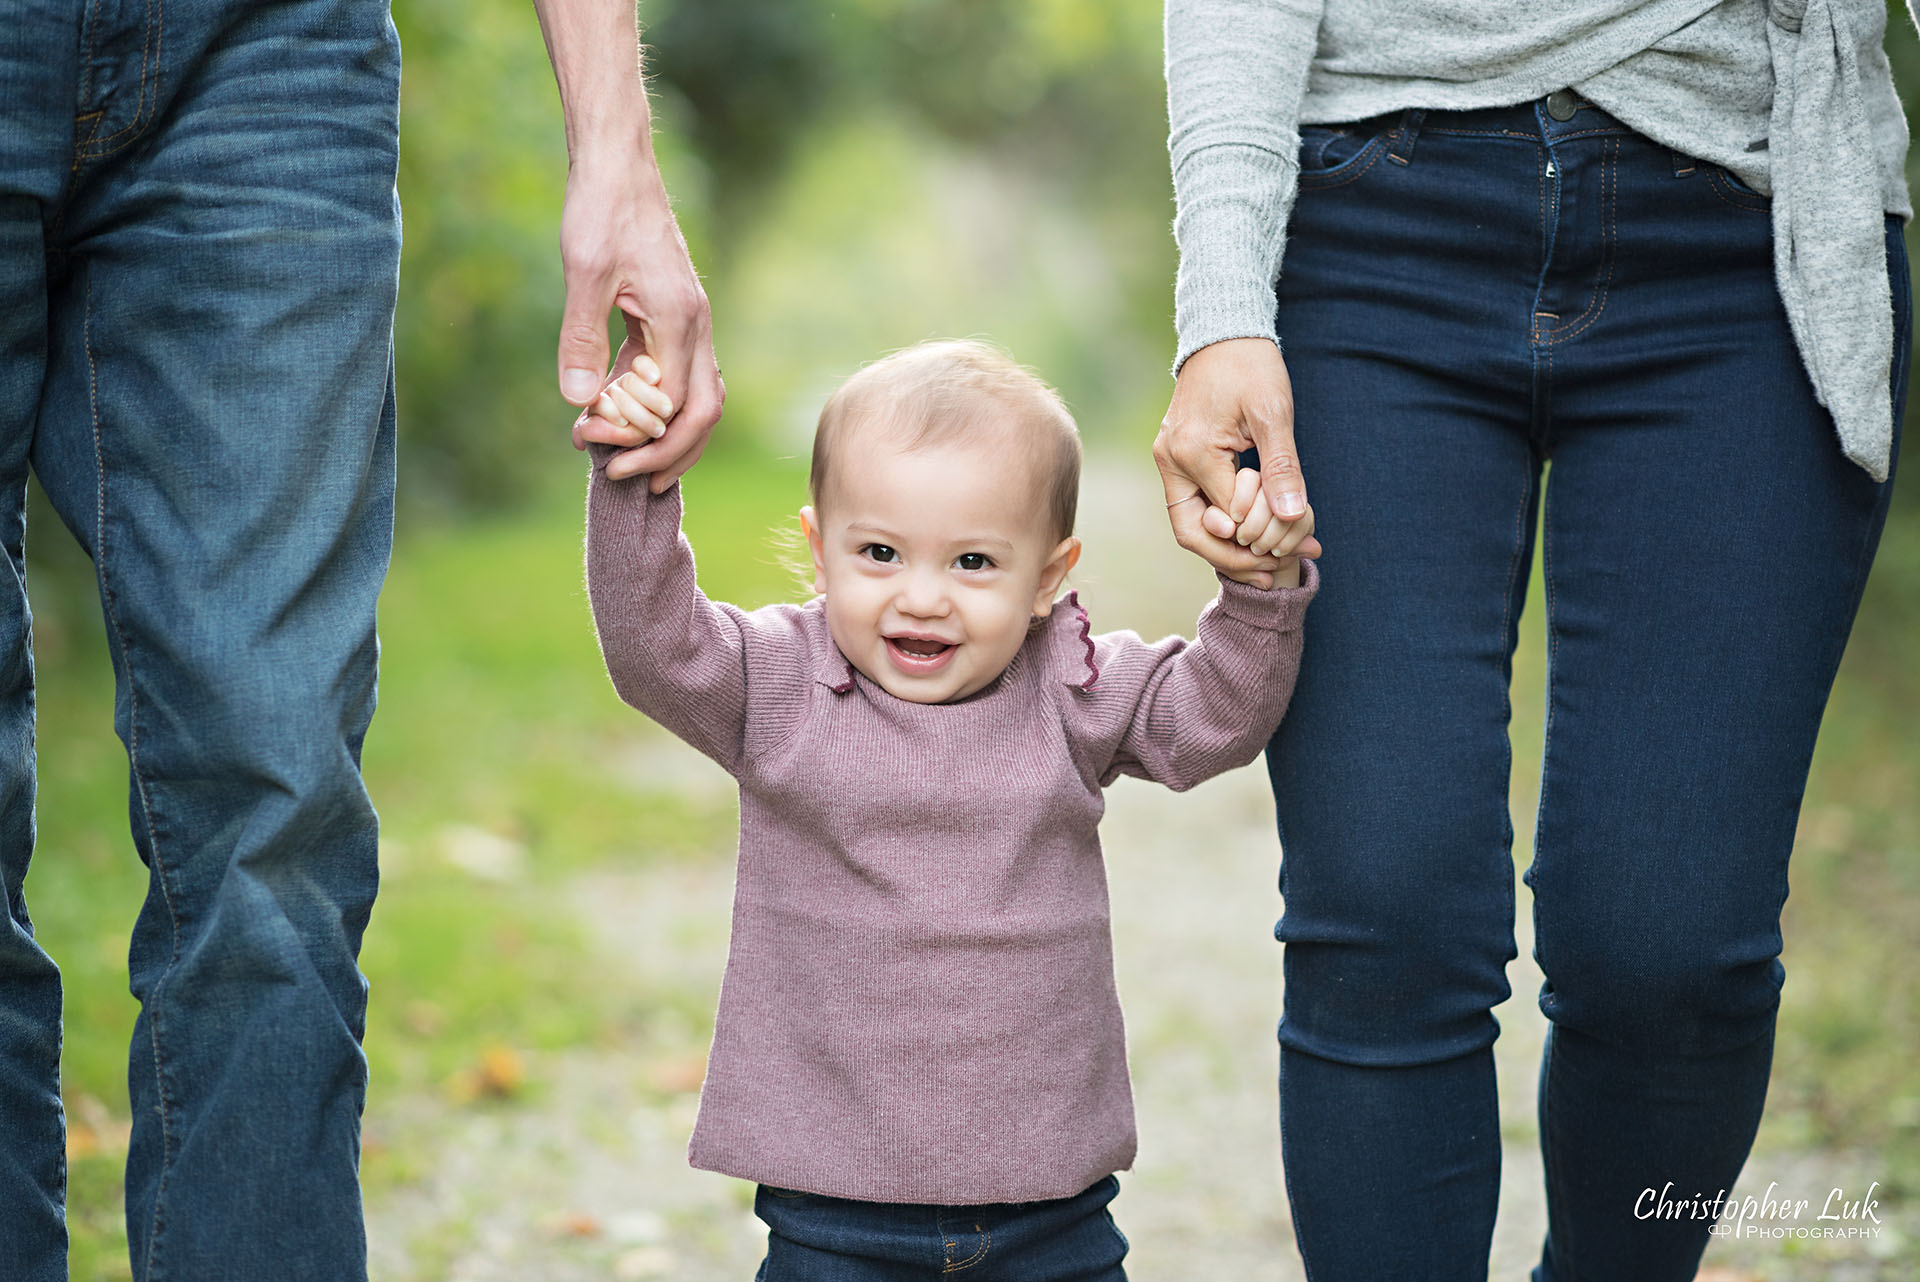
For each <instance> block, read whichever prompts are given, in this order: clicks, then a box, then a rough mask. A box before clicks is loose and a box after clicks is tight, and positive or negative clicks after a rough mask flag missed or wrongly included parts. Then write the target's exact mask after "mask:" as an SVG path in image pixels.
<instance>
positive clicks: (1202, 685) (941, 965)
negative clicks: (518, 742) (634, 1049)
mask: <svg viewBox="0 0 1920 1282" xmlns="http://www.w3.org/2000/svg"><path fill="white" fill-rule="evenodd" d="M680 510H681V509H680V488H679V487H678V486H677V485H676V486H674V487H673V488H671V489H669V490H668V491H667V492H666V493H665V494H663V495H659V496H652V495H649V493H648V491H647V486H646V482H645V479H644V478H641V479H637V480H630V481H608V480H607V479H606V477H605V475H604V474H603V473H602V472H601V471H600V470H599V468H598V467H596V468H595V470H594V473H593V479H592V483H591V486H590V488H589V492H588V503H587V585H588V590H589V594H590V596H591V598H592V602H593V614H594V623H595V626H596V627H597V629H598V631H599V635H600V646H601V650H602V652H603V654H604V655H605V657H606V662H607V670H608V672H609V673H610V674H611V675H612V677H613V682H614V686H615V687H616V688H617V689H618V690H619V692H620V695H621V697H622V698H623V699H625V700H626V701H627V702H628V703H630V704H632V705H633V706H634V707H636V708H638V709H640V710H641V711H642V712H645V713H646V714H647V715H648V716H650V717H652V718H653V719H654V720H656V721H658V722H659V723H660V724H661V725H663V726H665V727H666V728H667V729H669V730H671V731H673V732H674V733H675V734H677V735H679V736H680V737H681V738H682V739H685V740H686V741H687V742H688V743H690V744H692V745H693V746H694V747H696V748H698V749H699V750H700V751H702V752H704V753H706V754H707V755H708V756H710V757H712V758H713V759H714V760H715V761H718V762H719V763H720V764H721V765H722V766H724V767H726V769H727V770H728V772H729V773H731V774H732V775H733V776H734V778H735V779H737V780H738V781H739V784H740V862H739V868H738V872H737V879H736V882H735V888H734V903H733V942H732V947H731V949H730V951H729V954H728V957H727V969H726V976H725V979H724V980H723V982H722V985H721V989H720V1010H719V1014H718V1016H717V1019H716V1022H715V1027H714V1035H713V1050H712V1054H711V1056H710V1057H709V1059H708V1063H707V1080H706V1085H705V1086H704V1087H703V1088H702V1090H701V1095H700V1112H699V1119H698V1121H697V1122H696V1124H695V1126H694V1132H693V1142H692V1145H691V1148H690V1151H689V1156H690V1158H691V1160H692V1162H693V1165H695V1166H697V1167H701V1168H704V1169H706V1170H712V1171H720V1172H723V1173H725V1174H727V1175H733V1176H738V1177H740V1178H742V1179H747V1180H755V1181H759V1182H761V1183H765V1184H773V1185H778V1186H782V1187H786V1188H793V1189H801V1190H805V1191H808V1192H814V1193H825V1194H830V1195H833V1196H838V1197H848V1198H859V1199H864V1200H868V1201H884V1202H930V1203H942V1204H948V1205H958V1204H969V1203H983V1202H1020V1201H1032V1200H1038V1199H1042V1198H1056V1197H1066V1196H1069V1195H1071V1194H1074V1193H1078V1192H1079V1191H1081V1190H1082V1189H1084V1188H1086V1187H1087V1186H1088V1185H1089V1184H1092V1183H1093V1182H1094V1181H1095V1180H1098V1179H1100V1178H1101V1177H1103V1176H1105V1175H1108V1174H1110V1173H1111V1172H1113V1171H1117V1170H1122V1169H1124V1168H1126V1167H1127V1166H1129V1165H1131V1163H1132V1161H1133V1155H1134V1142H1135V1141H1134V1123H1133V1100H1132V1094H1131V1090H1130V1088H1129V1085H1128V1080H1127V1060H1126V1047H1125V1041H1124V1035H1123V1032H1122V1027H1121V1018H1120V1002H1119V998H1118V997H1117V995H1116V994H1115V992H1114V981H1113V947H1112V942H1111V939H1110V937H1109V934H1108V926H1107V923H1108V909H1107V886H1106V877H1105V874H1104V872H1103V870H1102V866H1101V860H1100V841H1099V836H1098V833H1097V831H1096V827H1097V825H1098V824H1099V822H1100V815H1101V811H1102V810H1103V809H1104V804H1105V803H1104V799H1103V797H1102V794H1101V788H1102V786H1103V785H1104V784H1106V783H1108V782H1110V781H1112V780H1113V779H1114V778H1116V777H1117V776H1119V775H1122V774H1131V775H1139V776H1142V777H1144V778H1148V779H1155V780H1158V781H1160V782H1161V783H1164V784H1167V785H1168V786H1169V787H1172V788H1176V789H1184V788H1188V787H1191V786H1192V785H1194V784H1196V783H1198V782H1200V781H1201V780H1203V779H1206V778H1208V777H1210V776H1212V775H1216V774H1218V773H1220V772H1221V771H1223V770H1227V769H1230V768H1231V767H1234V766H1238V765H1243V764H1245V763H1246V762H1248V761H1250V760H1252V759H1253V757H1254V756H1255V755H1256V754H1257V753H1258V752H1259V750H1260V748H1261V746H1262V745H1264V744H1265V743H1266V741H1267V738H1268V736H1269V735H1270V734H1271V733H1272V731H1273V728H1274V726H1275V725H1277V724H1278V723H1279V720H1280V715H1281V713H1282V712H1283V711H1284V710H1285V707H1286V703H1287V699H1288V697H1289V695H1290V694H1291V693H1292V689H1293V678H1294V671H1295V668H1296V666H1297V664H1298V661H1299V655H1300V620H1301V616H1302V614H1303V613H1304V611H1305V610H1306V606H1307V602H1308V600H1309V599H1310V598H1311V597H1312V596H1313V593H1314V590H1315V587H1316V585H1317V582H1318V580H1317V579H1316V577H1315V574H1314V571H1313V570H1312V569H1311V567H1309V569H1308V571H1307V576H1306V583H1305V586H1303V587H1300V588H1295V589H1278V590H1274V591H1271V592H1262V591H1259V590H1258V589H1253V588H1247V587H1243V586H1241V585H1239V584H1235V583H1228V582H1225V581H1223V582H1222V586H1221V590H1220V596H1219V599H1218V600H1216V601H1214V602H1212V603H1211V604H1209V605H1208V606H1207V608H1206V610H1205V612H1204V613H1202V614H1201V616H1200V623H1199V640H1198V641H1196V642H1187V641H1183V640H1181V639H1180V638H1178V637H1170V638H1168V639H1166V640H1164V641H1159V642H1155V643H1153V644H1148V643H1147V642H1145V641H1142V640H1141V639H1140V638H1139V637H1138V636H1136V635H1134V634H1133V633H1131V632H1113V633H1104V634H1101V635H1098V636H1093V635H1090V632H1089V628H1088V622H1087V615H1086V611H1085V610H1083V609H1082V608H1081V607H1080V604H1079V602H1078V600H1077V598H1076V597H1075V596H1074V595H1071V594H1070V595H1068V596H1067V597H1066V598H1065V599H1064V600H1063V601H1062V602H1060V604H1059V605H1057V606H1056V607H1055V609H1054V611H1053V613H1052V615H1051V616H1050V617H1049V618H1048V619H1047V621H1046V622H1045V624H1044V625H1043V626H1040V627H1037V628H1036V629H1035V630H1034V631H1033V633H1032V635H1031V636H1030V637H1029V638H1028V640H1027V642H1026V643H1025V645H1024V646H1023V647H1022V648H1021V650H1020V652H1019V654H1018V655H1017V656H1016V657H1015V658H1014V661H1013V663H1012V665H1011V666H1010V667H1008V669H1007V670H1006V672H1005V673H1004V674H1002V675H1001V676H1000V678H999V679H998V680H997V681H995V682H994V683H993V684H992V685H989V686H988V687H987V688H986V689H984V690H981V691H980V692H979V693H977V694H974V695H972V696H970V697H968V698H966V699H963V700H960V701H959V702H957V703H949V704H917V703H910V702H907V701H905V700H902V699H898V698H896V697H894V696H893V695H890V694H888V693H887V692H886V691H884V690H882V689H881V688H880V687H879V686H877V685H874V684H873V683H872V682H870V681H868V680H867V679H866V678H865V677H862V676H860V675H859V674H858V673H857V672H855V671H854V669H853V668H852V667H851V665H849V664H848V662H847V661H846V659H845V658H844V657H843V656H842V655H841V653H840V651H839V650H838V649H837V648H836V647H835V646H834V643H833V638H832V637H831V635H830V634H829V633H828V630H827V623H826V616H825V613H824V611H823V609H822V607H821V604H820V602H819V601H818V600H815V601H812V602H809V603H808V604H806V605H772V606H767V607H765V608H764V609H759V610H751V611H749V610H742V609H739V608H737V607H735V606H731V605H726V604H722V603H720V602H716V601H710V600H708V599H707V598H706V597H705V596H704V595H702V593H701V592H700V590H699V588H698V587H697V586H696V584H695V580H694V566H693V553H692V551H691V549H690V548H689V547H688V545H687V541H686V539H685V538H684V537H682V536H681V534H680ZM1167 854H1168V858H1169V860H1173V859H1176V858H1177V857H1178V852H1177V851H1172V850H1170V851H1168V852H1167Z"/></svg>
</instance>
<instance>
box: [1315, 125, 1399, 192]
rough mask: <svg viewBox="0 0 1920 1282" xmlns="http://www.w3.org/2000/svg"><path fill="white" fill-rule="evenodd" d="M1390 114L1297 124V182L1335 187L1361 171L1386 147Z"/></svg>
mask: <svg viewBox="0 0 1920 1282" xmlns="http://www.w3.org/2000/svg"><path fill="white" fill-rule="evenodd" d="M1391 124H1392V118H1391V117H1378V118H1376V119H1373V120H1362V121H1358V122H1356V123H1354V124H1350V125H1302V126H1300V186H1301V187H1302V188H1303V189H1308V190H1311V189H1313V188H1317V187H1336V186H1339V185H1340V184H1341V183H1345V182H1351V181H1353V180H1354V179H1356V178H1358V177H1359V176H1360V175H1361V174H1363V173H1365V172H1366V171H1367V169H1368V168H1369V167H1371V166H1372V164H1373V162H1374V161H1376V160H1378V159H1379V158H1380V153H1381V152H1383V151H1385V150H1386V147H1387V139H1388V133H1389V128H1390V126H1391Z"/></svg>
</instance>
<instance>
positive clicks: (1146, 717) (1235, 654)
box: [1068, 561, 1320, 791]
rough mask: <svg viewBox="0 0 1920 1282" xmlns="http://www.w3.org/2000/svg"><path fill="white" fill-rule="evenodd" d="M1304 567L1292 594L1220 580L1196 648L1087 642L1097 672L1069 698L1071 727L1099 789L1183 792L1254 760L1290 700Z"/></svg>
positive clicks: (1310, 586) (1174, 643)
mask: <svg viewBox="0 0 1920 1282" xmlns="http://www.w3.org/2000/svg"><path fill="white" fill-rule="evenodd" d="M1301 564H1302V575H1303V582H1302V585H1301V586H1300V587H1296V588H1285V587H1275V588H1270V589H1264V590H1263V589H1260V588H1255V587H1249V586H1247V585H1246V584H1242V583H1235V582H1233V581H1231V580H1228V579H1222V580H1221V581H1220V595H1219V596H1218V597H1217V598H1215V599H1214V600H1213V601H1212V602H1211V603H1209V604H1208V606H1207V608H1206V609H1205V610H1204V611H1202V612H1201V615H1200V622H1199V625H1198V627H1197V629H1196V638H1195V639H1194V640H1192V641H1187V640H1185V639H1184V638H1180V637H1169V638H1168V639H1166V640H1164V641H1159V642H1155V643H1152V644H1149V643H1147V642H1145V641H1142V640H1141V639H1140V638H1139V637H1137V636H1135V635H1134V634H1133V633H1130V632H1120V633H1109V634H1106V635H1103V636H1099V637H1095V638H1093V639H1092V643H1093V646H1094V650H1093V658H1092V663H1093V666H1094V667H1095V669H1097V675H1095V676H1094V677H1093V679H1092V681H1091V682H1090V683H1089V684H1088V685H1086V686H1084V687H1077V688H1074V689H1072V690H1069V691H1068V698H1069V699H1070V700H1072V705H1071V708H1070V711H1069V713H1068V718H1069V727H1068V729H1069V734H1070V735H1071V736H1072V737H1074V738H1075V739H1077V740H1078V741H1079V744H1078V746H1079V747H1080V748H1081V749H1082V750H1083V751H1084V752H1086V753H1087V755H1088V757H1089V758H1090V759H1091V764H1092V768H1093V769H1094V770H1096V771H1098V773H1099V776H1100V782H1101V783H1102V784H1106V783H1110V782H1112V781H1113V780H1114V779H1115V778H1116V777H1118V776H1120V775H1123V774H1129V775H1137V776H1139V777H1140V778H1143V779H1151V780H1154V781H1155V782H1157V783H1163V784H1166V785H1167V786H1168V787H1170V788H1172V789H1174V790H1175V791H1185V790H1186V789H1188V788H1191V787H1193V785H1195V784H1197V783H1200V782H1202V781H1203V780H1206V779H1211V778H1212V777H1213V776H1214V775H1217V774H1220V773H1221V772H1223V771H1226V770H1231V769H1232V768H1234V767H1235V766H1242V765H1245V764H1246V763H1247V762H1249V761H1252V760H1253V759H1254V757H1256V756H1258V755H1259V752H1260V749H1261V748H1263V747H1265V746H1266V742H1267V740H1268V739H1269V738H1271V737H1272V735H1273V731H1274V728H1275V727H1276V726H1278V725H1279V724H1280V718H1281V715H1282V714H1283V713H1284V712H1285V711H1286V708H1287V701H1288V700H1289V699H1290V698H1291V697H1292V695H1293V681H1294V675H1295V673H1296V672H1297V671H1298V670H1299V666H1300V624H1301V620H1302V618H1303V617H1304V616H1305V614H1306V609H1307V603H1308V602H1309V601H1311V600H1312V599H1313V595H1314V593H1315V592H1316V591H1318V590H1319V586H1320V578H1319V571H1318V570H1317V569H1315V568H1314V566H1313V562H1311V561H1303V562H1302V563H1301Z"/></svg>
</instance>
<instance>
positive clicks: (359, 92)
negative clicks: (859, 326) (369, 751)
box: [0, 0, 400, 1282]
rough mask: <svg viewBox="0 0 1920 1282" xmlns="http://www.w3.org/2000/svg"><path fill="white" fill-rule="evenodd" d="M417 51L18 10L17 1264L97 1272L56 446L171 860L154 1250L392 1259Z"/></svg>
mask: <svg viewBox="0 0 1920 1282" xmlns="http://www.w3.org/2000/svg"><path fill="white" fill-rule="evenodd" d="M399 74H400V51H399V45H398V41H397V39H396V37H395V35H394V31H393V27H392V24H391V22H390V20H389V17H388V13H387V7H386V3H385V0H293V2H285V3H274V4H265V3H248V2H246V0H166V3H165V4H164V5H162V4H157V3H137V2H135V0H11V3H9V4H8V6H7V13H6V17H5V18H4V20H0V90H3V93H4V104H5V105H4V112H5V119H4V127H3V128H0V480H3V481H4V486H0V529H4V532H5V546H6V556H7V563H8V566H9V567H10V569H11V571H12V574H11V576H10V577H9V578H7V579H6V581H5V583H4V584H3V585H0V885H3V886H4V894H5V900H6V911H5V914H4V916H0V1136H4V1141H3V1142H0V1278H5V1279H7V1282H56V1280H58V1279H62V1278H64V1277H65V1276H66V1263H65V1254H66V1233H65V1228H64V1217H63V1202H64V1196H65V1177H66V1172H65V1163H64V1151H65V1149H64V1125H63V1120H62V1116H61V1108H60V1094H59V1087H60V1078H59V1059H60V1037H61V1026H60V1011H61V995H60V977H59V972H58V971H57V969H56V968H55V964H54V961H53V959H51V958H49V957H48V956H47V954H46V953H45V952H44V951H43V950H42V949H41V948H40V947H39V946H38V945H37V944H36V943H35V941H34V938H33V927H32V923H31V920H30V918H29V916H28V913H27V903H26V899H25V896H24V893H23V883H24V881H25V880H26V874H27V867H28V859H29V856H30V853H31V850H32V843H33V804H34V776H33V742H34V724H33V719H34V696H33V668H32V658H31V654H30V650H29V637H30V625H29V616H28V609H27V599H26V593H25V582H24V564H23V559H22V554H23V542H24V537H25V530H24V518H23V512H22V505H23V498H24V490H25V485H26V480H27V472H28V469H29V468H30V467H31V468H32V469H33V471H34V472H35V473H36V474H37V475H38V476H39V477H40V480H41V482H42V484H43V485H44V486H45V488H46V491H47V493H48V495H49V496H50V497H51V499H52V501H53V505H54V507H55V508H56V509H57V510H58V511H59V513H60V516H61V518H62V519H63V520H64V521H65V523H66V524H67V526H68V527H69V528H70V529H71V530H72V531H73V533H74V534H75V536H77V537H78V539H79V540H80V542H81V543H82V545H83V546H84V547H85V548H86V550H87V552H88V553H89V555H90V556H91V557H92V559H93V562H94V565H95V567H96V569H97V571H98V577H99V587H100V599H101V605H102V609H103V610H104V613H105V617H106V631H107V636H108V640H109V644H110V647H111V650H112V655H113V667H114V676H115V679H116V682H117V697H116V701H115V717H114V719H115V728H116V729H117V730H118V732H119V734H120V737H121V739H122V740H123V741H124V742H125V743H126V746H127V755H128V758H129V762H130V765H131V777H130V797H129V803H130V810H131V818H132V828H133V838H134V844H135V846H136V847H137V849H138V851H139V854H140V857H141V858H142V859H143V860H145V861H146V864H147V866H148V868H149V869H150V870H151V874H152V876H151V883H150V889H149V892H148V895H147V899H146V903H145V906H144V908H143V909H142V911H141V913H140V916H139V919H138V921H137V923H136V925H135V928H134V933H133V940H132V947H131V951H130V956H129V961H130V969H131V979H132V988H133V993H134V995H135V996H136V997H137V998H138V999H139V1001H140V1006H141V1012H140V1015H139V1018H138V1021H137V1023H136V1025H135V1028H134V1032H133V1042H132V1054H131V1060H130V1070H129V1073H128V1085H129V1089H130V1092H131V1101H132V1114H133V1135H132V1141H131V1150H130V1152H129V1155H128V1161H127V1224H128V1235H129V1239H130V1241H131V1246H132V1253H133V1267H134V1276H135V1277H136V1278H138V1279H142V1280H143V1282H159V1280H160V1279H189V1278H190V1279H194V1280H195V1282H210V1280H213V1279H227V1278H234V1279H240V1278H245V1279H258V1278H266V1277H271V1278H274V1279H276V1280H279V1282H293V1280H294V1279H315V1280H316V1282H317V1280H319V1279H325V1280H326V1282H351V1280H352V1279H357V1278H363V1277H364V1276H365V1273H366V1245H365V1234H364V1230H363V1228H362V1224H361V1214H360V1197H359V1187H358V1178H357V1168H358V1154H359V1127H360V1112H361V1106H362V1102H363V1100H364V1097H365V1091H366V1061H365V1058H364V1056H363V1055H362V1053H361V1047H360V1040H361V1037H362V1034H363V1032H364V1027H365V1010H366V983H365V980H364V979H363V978H362V976H361V974H360V972H359V969H358V967H357V965H356V957H357V955H358V951H359V946H360V939H361V933H362V931H363V930H364V928H365V926H366V924H367V918H368V914H369V912H370V910H371V907H372V903H373V897H374V890H375V886H376V882H377V871H376V863H375V849H376V823H375V817H374V813H373V808H372V806H371V805H370V804H369V802H368V798H367V794H366V790H365V788H364V787H363V786H362V784H361V779H360V771H359V759H360V745H361V740H362V737H363V735H364V734H365V732H366V728H367V724H368V720H369V718H370V717H371V716H372V713H373V705H374V663H375V655H376V649H377V643H376V641H375V638H374V601H375V597H376V596H377V595H378V592H379V589H380V584H381V581H382V579H383V578H384V576H385V572H386V566H387V557H388V550H389V547H390V545H391V541H392V505H393V449H394V421H393V391H392V368H393V358H392V322H393V305H394V291H395V284H396V279H397V276H398V270H399V252H400V234H399V233H400V228H399V210H398V206H397V204H396V201H395V196H394V174H395V167H396V164H397V157H398V142H397V131H398V89H399Z"/></svg>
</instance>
